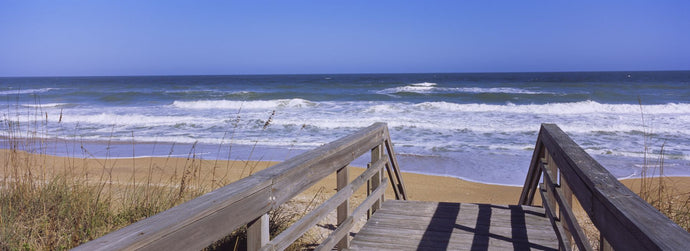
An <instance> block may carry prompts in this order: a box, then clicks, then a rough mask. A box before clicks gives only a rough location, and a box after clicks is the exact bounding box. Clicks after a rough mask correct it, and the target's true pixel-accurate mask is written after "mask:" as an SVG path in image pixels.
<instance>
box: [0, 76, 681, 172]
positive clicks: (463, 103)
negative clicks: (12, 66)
mask: <svg viewBox="0 0 690 251" xmlns="http://www.w3.org/2000/svg"><path fill="white" fill-rule="evenodd" d="M0 105H2V106H1V109H2V111H1V114H2V119H3V123H2V130H0V137H2V139H0V140H1V141H2V142H1V145H0V147H4V148H9V147H11V144H12V140H9V138H18V137H20V138H21V137H26V138H34V139H36V138H38V139H42V140H40V141H36V140H33V141H31V142H34V143H30V144H25V145H23V146H21V148H23V149H25V150H27V151H31V152H40V153H47V154H55V155H60V156H72V157H80V158H81V157H97V158H106V157H107V158H131V157H145V156H160V157H167V156H173V157H188V156H192V155H193V156H194V157H197V158H202V159H236V160H247V159H253V160H277V161H280V160H285V159H287V158H289V157H291V156H295V155H297V154H299V153H301V152H304V151H306V150H309V149H312V148H315V147H317V146H320V145H322V144H325V143H328V142H330V141H333V140H335V139H337V138H339V137H342V136H345V135H348V134H350V133H352V132H354V131H356V130H357V129H359V128H362V127H366V126H368V125H370V124H372V123H374V122H386V123H388V126H389V129H390V133H391V138H392V141H393V143H394V147H395V150H396V152H397V154H398V160H399V162H400V165H401V168H402V170H403V171H409V172H416V173H426V174H434V175H443V176H452V177H458V178H463V179H467V180H472V181H478V182H483V183H494V184H505V185H522V183H523V182H524V179H525V176H526V174H527V169H528V167H529V162H530V158H531V155H532V152H533V149H534V144H535V142H536V138H537V132H538V130H539V127H540V124H541V123H555V124H557V125H558V126H560V127H561V129H563V130H564V131H565V132H566V133H568V135H570V137H572V138H573V139H574V140H575V142H577V143H578V144H580V146H582V147H583V148H584V149H585V150H586V151H587V152H588V153H589V154H591V155H592V156H593V157H594V158H595V159H597V160H598V161H599V162H600V163H602V165H604V167H606V168H607V169H609V170H610V171H611V172H612V173H613V174H614V175H615V176H616V177H619V178H626V177H636V176H639V174H640V172H641V170H642V168H643V166H644V156H645V147H647V149H648V152H649V153H650V154H648V155H647V158H648V159H649V160H650V162H651V163H656V162H657V161H658V159H659V156H660V154H661V153H663V161H664V173H665V175H673V176H688V175H690V71H672V72H572V73H457V74H452V73H448V74H446V73H443V74H333V75H329V74H319V75H239V76H141V77H139V76H132V77H31V78H29V77H27V78H23V77H21V78H6V77H5V78H0ZM36 142H40V143H36ZM662 151H663V152H662ZM365 163H366V160H365V159H363V158H362V159H358V160H357V161H355V164H356V165H360V166H364V165H365Z"/></svg>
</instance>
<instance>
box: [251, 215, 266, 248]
mask: <svg viewBox="0 0 690 251" xmlns="http://www.w3.org/2000/svg"><path fill="white" fill-rule="evenodd" d="M268 227H269V226H268V214H264V215H262V216H261V217H259V218H257V219H255V220H253V221H252V222H249V224H247V250H251V251H254V250H259V249H261V247H263V246H264V245H266V243H268V241H270V240H269V239H270V235H269V232H268Z"/></svg>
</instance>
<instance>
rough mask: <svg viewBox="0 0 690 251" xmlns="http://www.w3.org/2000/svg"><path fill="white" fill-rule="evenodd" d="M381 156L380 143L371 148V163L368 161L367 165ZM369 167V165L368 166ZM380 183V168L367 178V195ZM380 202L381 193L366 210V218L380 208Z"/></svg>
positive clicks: (381, 148)
mask: <svg viewBox="0 0 690 251" xmlns="http://www.w3.org/2000/svg"><path fill="white" fill-rule="evenodd" d="M382 158H383V146H382V145H377V146H376V147H374V148H373V149H371V163H369V166H371V165H372V164H373V163H376V161H378V160H380V159H382ZM369 168H371V167H369ZM379 185H381V170H379V171H378V172H376V174H374V176H372V177H371V180H369V186H368V187H369V188H368V189H367V197H368V196H369V195H370V194H371V193H372V192H373V191H374V190H376V188H378V187H379ZM381 202H383V195H381V199H380V200H377V201H376V202H374V205H372V206H371V209H370V210H369V211H368V212H367V218H369V217H371V215H372V214H373V213H374V212H376V210H378V209H379V208H381Z"/></svg>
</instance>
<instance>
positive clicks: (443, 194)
mask: <svg viewBox="0 0 690 251" xmlns="http://www.w3.org/2000/svg"><path fill="white" fill-rule="evenodd" d="M0 158H1V159H3V160H4V161H5V162H6V163H9V162H12V161H15V162H21V163H25V164H28V165H24V166H31V170H30V171H31V173H32V175H33V176H34V177H39V178H43V177H52V176H54V175H61V176H65V177H73V178H76V179H83V180H85V181H87V182H89V183H93V184H101V183H109V184H116V185H132V184H138V185H142V184H150V185H156V186H179V183H180V181H181V179H182V177H183V176H185V175H186V179H187V184H188V185H190V186H196V187H202V188H203V189H205V190H209V191H210V190H212V189H216V188H218V187H221V186H223V185H226V184H229V183H231V182H234V181H237V180H239V178H240V177H246V176H247V175H249V174H251V173H256V172H258V171H260V170H263V169H265V168H268V167H270V166H271V165H274V164H276V163H277V162H271V161H223V160H218V161H216V160H201V159H194V158H190V159H187V158H148V157H146V158H122V159H83V158H67V157H55V156H48V155H30V154H26V153H21V152H18V153H17V154H12V152H11V151H10V150H0ZM401 165H404V163H401ZM4 166H5V167H7V166H8V165H4ZM363 170H364V169H363V168H360V167H353V168H352V171H351V173H350V179H353V178H355V177H357V175H359V174H360V173H361V172H362V171H363ZM11 172H13V170H10V169H8V168H1V169H0V174H2V176H3V177H8V176H11V175H12V173H11ZM525 175H526V174H525ZM403 179H404V182H405V185H406V187H407V190H408V195H409V198H410V199H412V200H421V201H447V202H472V203H493V204H516V203H517V201H518V198H519V197H520V192H521V190H522V187H517V186H503V185H493V184H483V183H476V182H471V181H465V180H462V179H459V178H454V177H444V176H433V175H424V174H416V173H406V172H403ZM665 179H666V181H667V182H666V184H667V185H669V187H671V188H672V189H671V190H675V191H677V192H679V193H690V177H665ZM621 182H622V183H623V184H625V185H626V186H628V187H630V188H631V189H632V190H634V191H636V190H638V189H639V183H640V181H639V179H628V180H622V181H621ZM335 183H336V182H335V174H332V175H329V176H328V177H326V178H325V179H323V180H321V181H320V182H318V183H317V184H315V185H314V186H312V187H311V188H309V189H308V190H307V191H305V192H304V193H302V194H301V195H300V196H298V198H297V199H298V200H299V199H300V198H302V199H304V200H311V198H314V197H315V195H317V193H318V194H319V196H318V197H322V198H326V197H328V196H330V195H332V194H334V193H335V187H336V186H335ZM362 196H363V194H362V193H359V194H356V195H355V198H356V199H359V198H360V197H362ZM386 197H387V198H394V195H393V192H392V189H387V194H386Z"/></svg>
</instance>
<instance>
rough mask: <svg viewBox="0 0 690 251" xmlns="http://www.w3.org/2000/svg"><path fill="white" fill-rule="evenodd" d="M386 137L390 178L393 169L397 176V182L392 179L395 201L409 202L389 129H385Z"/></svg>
mask: <svg viewBox="0 0 690 251" xmlns="http://www.w3.org/2000/svg"><path fill="white" fill-rule="evenodd" d="M384 135H385V140H384V142H385V145H386V150H387V152H388V157H389V158H390V166H387V168H388V174H389V175H388V176H389V177H390V169H391V168H392V169H393V172H394V174H395V181H397V182H395V181H393V177H390V179H391V184H393V186H394V187H395V188H396V190H395V191H396V194H395V199H396V200H400V199H402V200H407V199H408V198H407V189H406V188H405V182H403V178H402V175H401V174H400V165H398V158H397V157H396V156H395V151H393V143H391V137H390V134H389V132H388V127H386V128H385V129H384Z"/></svg>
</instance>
